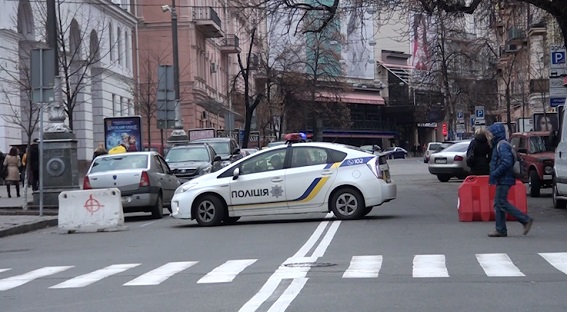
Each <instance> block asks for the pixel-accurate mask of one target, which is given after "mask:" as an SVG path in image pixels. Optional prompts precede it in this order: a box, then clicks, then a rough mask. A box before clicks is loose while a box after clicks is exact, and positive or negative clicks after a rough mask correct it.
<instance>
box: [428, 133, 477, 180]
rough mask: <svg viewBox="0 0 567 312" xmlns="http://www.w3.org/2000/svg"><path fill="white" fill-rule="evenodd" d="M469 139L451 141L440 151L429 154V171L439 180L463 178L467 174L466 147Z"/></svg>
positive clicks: (468, 170)
mask: <svg viewBox="0 0 567 312" xmlns="http://www.w3.org/2000/svg"><path fill="white" fill-rule="evenodd" d="M470 142H471V141H470V140H466V141H460V142H458V143H453V144H451V145H450V146H448V147H447V148H444V149H443V150H442V151H440V152H436V153H433V154H431V156H430V160H429V165H428V167H429V168H428V169H429V173H431V174H434V175H436V176H437V179H439V181H441V182H448V181H449V180H450V179H451V178H452V177H457V178H459V179H464V178H466V177H467V176H468V175H469V172H470V168H469V167H468V166H467V161H466V159H467V149H468V147H469V144H470Z"/></svg>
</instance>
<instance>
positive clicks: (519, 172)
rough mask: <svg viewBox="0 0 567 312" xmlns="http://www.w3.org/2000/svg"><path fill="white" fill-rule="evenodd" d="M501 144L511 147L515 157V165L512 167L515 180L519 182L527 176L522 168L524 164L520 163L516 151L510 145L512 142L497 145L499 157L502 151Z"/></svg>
mask: <svg viewBox="0 0 567 312" xmlns="http://www.w3.org/2000/svg"><path fill="white" fill-rule="evenodd" d="M500 144H508V145H510V149H511V150H512V155H513V156H514V164H513V165H512V169H513V176H514V179H519V180H521V179H523V178H524V176H525V174H524V173H525V172H524V171H525V170H524V166H522V164H521V163H520V159H518V154H517V153H516V150H515V149H514V147H513V146H512V144H510V142H508V141H506V140H500V141H499V142H498V144H496V152H497V153H498V157H500V149H499V148H500Z"/></svg>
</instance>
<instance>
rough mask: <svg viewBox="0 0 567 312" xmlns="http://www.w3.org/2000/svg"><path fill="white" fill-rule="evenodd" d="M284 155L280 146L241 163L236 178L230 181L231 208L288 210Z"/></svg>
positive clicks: (283, 150)
mask: <svg viewBox="0 0 567 312" xmlns="http://www.w3.org/2000/svg"><path fill="white" fill-rule="evenodd" d="M285 154H286V149H285V148H282V149H278V150H274V151H271V152H268V153H262V154H261V155H258V156H256V157H252V158H250V159H248V160H246V161H244V162H242V163H241V165H240V168H239V170H240V173H239V175H238V178H237V179H233V180H231V182H230V205H231V206H232V208H233V209H234V210H246V209H269V208H282V209H287V204H286V190H285V171H286V169H284V160H285Z"/></svg>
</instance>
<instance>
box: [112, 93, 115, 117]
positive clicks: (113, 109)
mask: <svg viewBox="0 0 567 312" xmlns="http://www.w3.org/2000/svg"><path fill="white" fill-rule="evenodd" d="M112 116H116V94H112Z"/></svg>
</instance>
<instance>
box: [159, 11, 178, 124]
mask: <svg viewBox="0 0 567 312" xmlns="http://www.w3.org/2000/svg"><path fill="white" fill-rule="evenodd" d="M161 9H162V11H163V12H166V11H170V12H171V41H172V45H173V88H174V91H175V108H176V109H175V119H176V121H178V120H181V116H180V108H179V105H180V104H179V101H180V99H181V95H180V90H179V89H180V88H179V42H178V36H177V9H176V6H175V0H171V5H167V4H166V5H162V7H161ZM177 126H178V125H177V124H176V127H175V128H177ZM181 128H183V126H181Z"/></svg>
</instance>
